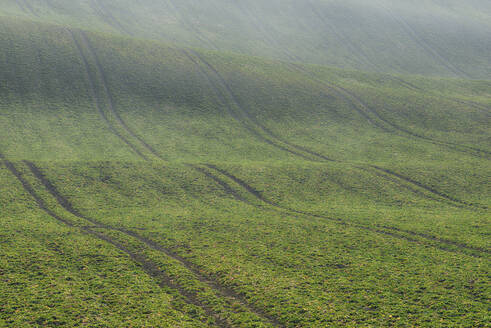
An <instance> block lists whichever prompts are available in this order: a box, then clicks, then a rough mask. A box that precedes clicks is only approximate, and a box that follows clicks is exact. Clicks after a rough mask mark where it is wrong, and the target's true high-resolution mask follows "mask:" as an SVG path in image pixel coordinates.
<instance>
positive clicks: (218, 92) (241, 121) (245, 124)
mask: <svg viewBox="0 0 491 328" xmlns="http://www.w3.org/2000/svg"><path fill="white" fill-rule="evenodd" d="M182 53H183V54H184V55H185V56H186V57H187V58H188V59H189V60H191V61H192V62H193V63H194V64H195V65H196V67H197V68H198V70H199V71H200V73H201V74H202V75H203V76H204V77H205V79H206V80H207V82H208V84H209V85H210V86H211V87H212V89H213V90H214V92H215V94H216V95H217V97H218V99H219V100H220V102H221V103H222V104H223V105H224V106H225V107H226V108H227V112H228V113H229V114H230V115H231V116H232V117H233V118H234V119H235V120H236V121H237V122H238V123H239V124H241V125H242V126H243V127H244V128H245V129H246V130H247V131H249V132H250V133H251V134H252V135H253V136H255V137H256V138H257V139H259V140H261V141H262V142H265V143H267V144H269V145H271V146H273V147H275V148H277V149H280V150H282V151H285V152H288V153H290V154H293V155H295V156H298V157H301V158H303V159H306V160H309V161H312V160H314V161H315V159H312V158H311V157H309V156H306V155H304V154H301V153H300V152H297V151H295V150H291V149H289V148H287V147H285V146H283V145H281V144H278V143H277V142H275V141H273V140H270V139H268V138H266V137H265V136H263V135H262V134H260V133H259V132H258V131H257V130H256V129H254V128H253V127H252V126H251V125H250V124H249V123H248V122H247V121H246V120H245V119H244V118H243V117H241V116H240V115H239V114H238V113H237V112H236V111H235V110H234V108H233V106H232V105H231V104H230V101H229V100H227V98H226V96H225V93H224V92H223V91H222V90H221V89H220V88H219V87H218V86H217V84H216V83H214V82H213V81H212V79H211V77H210V75H209V74H208V73H207V72H206V71H205V70H204V69H203V67H202V65H200V64H199V63H198V62H197V61H196V60H195V59H194V58H193V57H192V56H191V55H190V54H189V53H188V52H187V51H186V50H182Z"/></svg>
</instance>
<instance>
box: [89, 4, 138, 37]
mask: <svg viewBox="0 0 491 328" xmlns="http://www.w3.org/2000/svg"><path fill="white" fill-rule="evenodd" d="M90 6H91V7H92V9H93V10H94V11H95V12H96V14H98V15H99V17H101V18H102V20H103V21H104V22H106V23H107V24H108V25H109V26H112V27H113V28H115V29H116V30H118V31H119V32H122V33H123V34H126V35H129V36H133V35H134V34H133V33H132V32H130V31H129V30H128V29H127V28H125V27H124V26H123V25H122V24H121V23H120V22H119V21H118V20H117V19H116V18H114V16H113V15H112V13H111V11H110V10H107V8H106V7H105V5H104V4H103V3H102V1H100V0H91V1H90Z"/></svg>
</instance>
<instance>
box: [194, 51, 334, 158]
mask: <svg viewBox="0 0 491 328" xmlns="http://www.w3.org/2000/svg"><path fill="white" fill-rule="evenodd" d="M189 51H190V52H191V53H192V54H193V55H194V56H195V57H197V58H198V59H199V60H200V61H201V62H202V63H203V64H204V65H205V66H206V67H208V69H209V70H210V71H211V72H212V73H213V74H214V75H215V76H216V78H217V81H218V82H219V84H221V86H222V87H223V89H224V90H225V91H226V92H227V94H228V95H229V96H230V98H231V99H232V101H233V103H234V105H235V106H236V107H237V108H238V109H239V112H240V114H241V116H242V117H243V118H245V119H246V120H248V121H249V122H251V123H252V124H254V125H255V127H256V129H258V130H260V131H262V132H263V133H264V134H266V135H267V136H268V137H269V138H270V139H272V140H274V141H272V140H270V141H269V143H271V142H274V143H276V144H277V143H278V142H280V143H283V144H285V145H287V146H289V147H291V148H293V149H294V150H293V151H292V150H291V149H289V150H287V151H288V152H290V153H292V154H295V155H297V156H301V157H303V158H307V159H308V156H314V157H317V158H318V159H320V160H323V161H329V162H332V161H333V160H332V159H331V158H329V157H327V156H325V155H322V154H319V153H317V152H315V151H312V150H310V149H308V148H306V147H303V146H300V145H296V144H294V143H292V142H289V141H287V140H284V139H282V138H280V137H278V136H277V135H276V134H275V133H274V132H272V131H271V130H270V129H269V128H267V127H266V126H264V125H263V124H261V123H260V122H259V121H258V120H257V118H256V117H254V116H253V115H252V114H251V113H250V112H249V111H248V110H247V109H246V108H245V107H244V106H242V105H241V103H240V101H239V100H238V99H237V97H236V96H235V94H234V92H233V91H232V88H231V87H230V86H229V84H228V83H227V81H225V79H224V78H223V76H222V75H221V74H220V73H219V72H218V71H217V69H216V68H215V67H214V66H213V65H211V64H210V63H209V62H208V61H207V60H206V59H204V58H203V57H202V56H201V55H200V54H198V53H196V52H195V51H193V50H189ZM188 58H189V56H188ZM195 63H196V62H195ZM196 64H197V65H199V63H196ZM199 67H201V65H199ZM202 72H204V71H203V70H202ZM204 74H206V72H204ZM234 118H235V119H236V120H240V123H241V124H243V125H244V119H243V118H241V117H240V116H238V115H234ZM263 140H264V137H263ZM278 146H280V145H277V147H278ZM280 147H281V146H280ZM285 148H286V147H282V150H285ZM299 152H304V153H307V154H308V155H307V156H305V155H303V154H300V153H299Z"/></svg>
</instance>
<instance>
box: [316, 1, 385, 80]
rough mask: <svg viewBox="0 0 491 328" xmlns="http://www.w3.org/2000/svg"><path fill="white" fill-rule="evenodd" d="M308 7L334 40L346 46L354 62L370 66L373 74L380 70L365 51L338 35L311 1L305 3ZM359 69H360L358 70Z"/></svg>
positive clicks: (343, 35)
mask: <svg viewBox="0 0 491 328" xmlns="http://www.w3.org/2000/svg"><path fill="white" fill-rule="evenodd" d="M307 4H308V6H309V7H310V9H311V11H312V13H313V14H314V15H315V16H316V17H317V18H318V19H319V21H320V22H321V23H322V24H323V25H324V26H325V27H327V28H328V29H329V30H331V32H332V33H333V34H334V35H335V36H336V38H337V39H338V40H339V41H340V42H341V43H346V46H347V47H348V48H349V49H348V50H351V53H352V54H353V55H354V57H356V58H355V60H356V61H358V63H359V64H361V65H363V62H364V64H365V66H371V67H372V68H373V70H374V71H375V72H380V69H379V68H378V66H377V65H375V64H374V63H373V62H372V61H371V60H370V58H369V57H368V56H367V54H366V53H365V51H363V49H362V48H361V47H360V46H357V45H356V44H355V43H354V42H353V41H352V40H351V39H350V38H349V37H348V36H347V35H346V34H344V33H338V31H337V30H336V28H335V27H334V26H333V25H332V24H330V23H329V22H328V21H327V20H326V18H325V17H323V16H322V15H321V14H320V12H319V10H317V8H316V7H315V5H314V4H313V3H312V1H310V0H308V1H307ZM360 69H361V68H360Z"/></svg>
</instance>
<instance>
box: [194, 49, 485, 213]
mask: <svg viewBox="0 0 491 328" xmlns="http://www.w3.org/2000/svg"><path fill="white" fill-rule="evenodd" d="M184 54H185V55H186V56H187V57H188V58H189V59H190V60H191V61H193V62H194V63H195V64H196V65H198V68H199V69H200V70H201V71H202V72H203V74H204V75H205V76H207V80H208V81H209V83H210V84H211V85H212V86H213V87H214V88H215V91H216V92H217V93H218V94H219V97H220V94H221V91H220V90H219V89H218V87H217V86H216V85H215V84H214V83H213V82H212V81H211V78H210V77H208V75H207V73H206V72H204V71H203V70H202V68H201V65H199V63H197V62H196V61H195V60H194V59H193V58H192V57H191V56H190V55H189V54H188V53H187V52H186V51H184ZM192 54H193V55H194V56H196V57H198V58H199V59H200V60H201V61H202V62H203V63H204V64H205V65H207V66H208V67H209V69H210V70H212V71H213V72H214V73H215V75H216V76H217V77H218V79H219V82H221V84H222V86H223V87H224V88H225V89H226V90H227V91H228V93H229V95H230V97H232V99H233V100H234V103H235V104H236V106H238V107H239V108H240V109H242V110H241V112H242V113H243V115H245V116H246V118H248V119H249V120H250V121H252V122H253V123H257V125H258V126H259V127H260V128H261V127H262V128H264V129H263V131H265V132H266V131H268V129H267V128H265V127H264V126H263V125H262V124H260V123H259V122H257V120H255V119H254V118H253V117H252V115H250V113H249V115H247V114H248V112H247V110H246V109H244V108H243V107H241V106H240V103H239V102H238V100H237V99H236V98H235V97H234V94H233V92H232V90H231V88H230V87H229V86H228V84H227V83H226V81H225V80H224V79H223V77H221V75H220V74H219V73H218V71H217V70H216V69H215V68H214V67H213V66H211V65H210V64H209V63H208V62H206V60H204V59H202V58H201V56H200V55H199V54H197V53H196V52H192ZM291 65H293V66H294V67H298V65H296V64H293V63H292V64H291ZM298 68H299V69H300V70H302V71H304V70H303V68H301V67H298ZM306 73H308V72H306ZM312 78H313V79H316V80H317V78H315V77H313V76H312ZM318 81H319V82H321V83H323V84H325V85H326V84H327V85H328V87H329V88H330V89H333V90H335V91H336V92H337V93H338V94H340V95H341V96H342V97H343V98H344V99H346V100H348V101H349V102H350V103H352V104H353V106H355V107H354V108H357V107H358V106H362V107H363V108H366V109H367V110H369V111H373V110H370V108H369V107H367V106H366V105H365V104H364V103H363V102H362V101H361V99H359V98H358V97H356V96H355V95H353V94H351V93H350V92H349V91H348V90H346V89H344V88H342V87H338V86H331V85H330V84H329V83H327V82H325V81H323V80H320V79H318ZM220 98H221V99H222V101H226V100H225V96H224V95H223V94H221V97H220ZM355 101H356V102H357V103H358V106H357V104H356V103H355ZM228 108H229V112H231V114H232V116H233V117H234V118H235V119H236V120H237V121H239V122H240V123H241V124H242V125H244V126H245V127H246V128H247V129H248V130H249V131H250V132H252V133H253V134H254V135H256V136H258V137H260V138H261V140H263V141H265V142H267V143H269V144H272V145H274V146H275V147H277V148H280V149H282V150H285V151H288V152H290V153H292V154H294V155H297V156H301V157H302V158H304V159H307V160H312V159H310V158H308V157H306V156H305V155H303V154H300V153H298V152H297V151H292V150H290V149H287V148H285V147H283V146H281V145H278V144H277V143H275V142H272V141H271V140H269V139H267V138H265V137H263V136H262V135H260V134H259V133H257V131H255V130H254V129H252V128H250V127H249V126H248V125H246V124H245V122H244V120H243V119H242V118H241V117H240V116H239V115H238V114H237V113H235V112H234V111H233V109H232V108H231V106H230V105H228ZM358 111H359V112H360V113H364V111H362V110H360V109H359V108H358ZM375 113H376V112H375ZM365 115H366V113H364V116H365ZM366 117H367V118H368V119H370V118H369V117H368V115H366ZM377 117H380V115H378V113H377ZM380 118H381V117H380ZM384 121H385V120H384ZM384 129H385V128H384ZM269 135H270V136H271V137H272V138H273V137H275V135H274V134H272V133H271V134H269ZM277 140H278V139H277ZM280 140H281V139H280ZM281 141H282V140H281ZM282 142H283V143H285V144H287V145H290V146H292V145H293V144H291V143H288V142H285V141H282ZM298 149H300V150H303V151H305V152H306V153H308V154H310V155H312V156H315V157H317V158H315V160H317V161H330V162H339V161H337V160H333V159H331V158H328V157H326V156H324V155H321V154H319V153H317V152H313V151H310V150H308V149H306V148H305V147H302V146H298ZM315 160H314V161H315ZM376 169H377V170H379V171H380V170H383V172H384V173H385V174H389V175H392V176H394V177H396V178H398V179H400V180H403V181H405V182H406V183H409V184H412V185H414V186H416V187H419V188H423V189H424V190H426V191H427V192H430V193H432V194H434V195H436V196H439V197H443V198H446V199H447V200H450V201H454V202H457V203H460V204H463V205H467V206H477V205H476V204H471V203H468V202H465V201H462V200H458V199H457V198H454V197H450V196H448V195H445V194H444V193H442V192H438V191H437V190H435V189H434V188H431V187H428V186H425V185H424V184H422V183H421V182H417V181H415V180H413V179H410V178H407V177H405V176H403V175H401V174H398V173H397V174H396V172H394V171H391V170H384V169H382V168H380V167H376ZM410 190H412V189H410ZM434 200H437V201H438V198H437V199H434Z"/></svg>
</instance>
